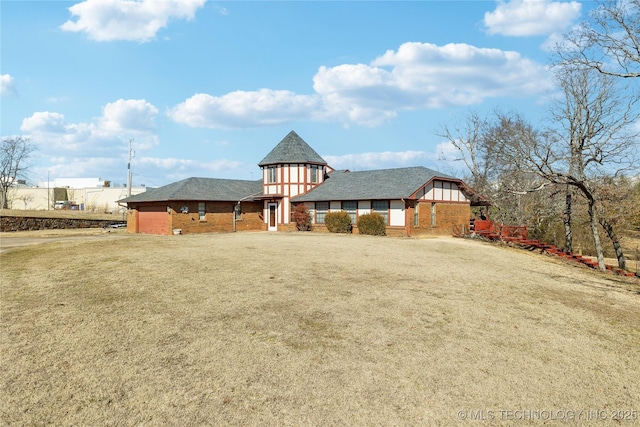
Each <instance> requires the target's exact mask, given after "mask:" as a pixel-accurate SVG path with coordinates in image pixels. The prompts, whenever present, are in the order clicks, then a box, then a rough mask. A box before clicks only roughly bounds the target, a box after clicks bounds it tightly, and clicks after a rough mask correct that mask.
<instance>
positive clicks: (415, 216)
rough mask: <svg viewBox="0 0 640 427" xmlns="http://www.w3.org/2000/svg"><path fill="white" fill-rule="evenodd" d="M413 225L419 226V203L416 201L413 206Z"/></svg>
mask: <svg viewBox="0 0 640 427" xmlns="http://www.w3.org/2000/svg"><path fill="white" fill-rule="evenodd" d="M413 225H415V226H416V227H420V204H419V203H416V206H415V207H414V208H413Z"/></svg>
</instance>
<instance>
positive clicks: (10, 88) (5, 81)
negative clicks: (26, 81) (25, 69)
mask: <svg viewBox="0 0 640 427" xmlns="http://www.w3.org/2000/svg"><path fill="white" fill-rule="evenodd" d="M15 93H16V84H15V81H14V78H13V77H12V76H11V75H10V74H2V75H0V95H15Z"/></svg>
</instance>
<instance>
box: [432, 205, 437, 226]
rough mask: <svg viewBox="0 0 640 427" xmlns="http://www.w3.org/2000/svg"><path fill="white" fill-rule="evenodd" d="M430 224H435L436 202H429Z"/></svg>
mask: <svg viewBox="0 0 640 427" xmlns="http://www.w3.org/2000/svg"><path fill="white" fill-rule="evenodd" d="M431 226H432V227H435V226H436V204H435V203H431Z"/></svg>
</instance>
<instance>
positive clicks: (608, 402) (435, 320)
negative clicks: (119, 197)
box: [0, 233, 640, 426]
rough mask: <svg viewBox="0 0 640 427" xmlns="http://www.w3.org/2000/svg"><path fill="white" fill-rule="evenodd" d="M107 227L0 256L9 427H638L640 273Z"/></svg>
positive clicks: (390, 247)
mask: <svg viewBox="0 0 640 427" xmlns="http://www.w3.org/2000/svg"><path fill="white" fill-rule="evenodd" d="M103 237H104V238H103V239H91V240H87V241H84V240H80V241H66V242H53V243H47V244H42V245H37V246H27V247H19V248H14V249H11V250H9V251H6V252H4V253H2V254H0V265H1V276H0V278H1V279H2V282H1V306H0V308H1V313H0V314H1V317H0V320H1V322H0V325H1V327H0V333H1V335H0V350H1V358H2V369H1V370H0V405H1V408H0V422H1V423H3V424H5V425H29V426H31V425H58V426H67V425H86V426H98V425H121V426H129V425H148V426H158V425H170V426H191V425H194V426H206V425H232V426H245V425H246V426H264V425H272V426H275V425H277V426H279V425H283V426H288V425H295V426H351V425H354V426H359V425H361V426H375V425H385V426H417V425H420V426H439V425H442V426H450V425H463V426H474V425H509V424H510V425H518V426H519V425H536V426H540V425H598V426H600V425H617V426H620V425H622V426H632V425H640V420H638V417H640V414H639V412H638V411H640V398H639V396H640V282H639V281H638V280H637V279H635V278H622V277H619V276H615V275H612V274H605V273H598V272H593V271H590V270H587V269H585V268H582V267H578V266H574V265H568V264H564V263H561V262H560V261H558V260H556V259H554V258H549V257H545V256H543V255H537V254H532V253H528V252H526V251H522V250H515V249H510V248H501V247H497V246H493V245H489V244H486V243H482V242H477V241H470V240H463V239H454V238H433V239H395V238H375V237H366V236H346V235H321V234H313V233H306V234H302V233H271V234H270V233H237V234H225V235H186V236H168V237H160V236H139V235H138V236H133V235H128V236H126V237H122V236H119V237H118V238H115V236H111V235H104V236H103ZM572 411H573V412H572ZM580 411H582V412H580ZM605 417H606V419H604V418H605ZM480 418H484V420H480ZM596 418H599V419H598V420H596ZM615 418H623V419H622V420H620V419H618V420H616V419H615Z"/></svg>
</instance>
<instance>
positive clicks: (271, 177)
mask: <svg viewBox="0 0 640 427" xmlns="http://www.w3.org/2000/svg"><path fill="white" fill-rule="evenodd" d="M267 175H268V177H267V182H269V183H270V184H272V183H274V182H277V177H278V169H277V168H276V167H275V166H269V169H268V170H267Z"/></svg>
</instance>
